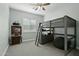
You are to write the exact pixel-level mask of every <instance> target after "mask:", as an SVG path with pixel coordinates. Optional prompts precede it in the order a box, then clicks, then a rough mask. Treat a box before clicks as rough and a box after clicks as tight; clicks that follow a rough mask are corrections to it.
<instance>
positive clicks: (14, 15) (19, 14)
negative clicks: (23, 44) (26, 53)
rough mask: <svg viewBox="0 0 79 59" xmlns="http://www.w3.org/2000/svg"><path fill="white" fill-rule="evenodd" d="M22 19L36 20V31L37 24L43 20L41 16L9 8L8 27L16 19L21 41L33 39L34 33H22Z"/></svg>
mask: <svg viewBox="0 0 79 59" xmlns="http://www.w3.org/2000/svg"><path fill="white" fill-rule="evenodd" d="M23 18H26V19H29V20H36V29H37V27H38V23H39V22H43V20H44V18H43V16H41V15H37V14H32V13H29V12H25V11H21V10H16V9H13V8H10V25H12V23H13V22H14V21H15V20H17V19H18V20H19V22H20V23H21V26H22V35H23V40H28V39H35V38H36V31H29V32H24V29H23V27H24V26H23V25H22V23H23ZM26 23H27V22H26ZM26 30H27V29H26Z"/></svg>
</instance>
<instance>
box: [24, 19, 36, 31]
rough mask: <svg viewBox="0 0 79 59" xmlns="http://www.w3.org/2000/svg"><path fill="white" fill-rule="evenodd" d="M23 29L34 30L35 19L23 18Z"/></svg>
mask: <svg viewBox="0 0 79 59" xmlns="http://www.w3.org/2000/svg"><path fill="white" fill-rule="evenodd" d="M23 30H24V31H35V30H36V20H30V19H26V18H24V19H23Z"/></svg>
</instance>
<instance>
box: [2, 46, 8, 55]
mask: <svg viewBox="0 0 79 59" xmlns="http://www.w3.org/2000/svg"><path fill="white" fill-rule="evenodd" d="M8 47H9V45H8V46H7V47H6V48H5V50H4V52H3V54H2V56H5V54H6V52H7V50H8Z"/></svg>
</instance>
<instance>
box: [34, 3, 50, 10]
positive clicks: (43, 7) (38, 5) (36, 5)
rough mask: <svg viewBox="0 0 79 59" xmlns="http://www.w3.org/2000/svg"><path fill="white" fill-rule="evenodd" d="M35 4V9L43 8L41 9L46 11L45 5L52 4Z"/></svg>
mask: <svg viewBox="0 0 79 59" xmlns="http://www.w3.org/2000/svg"><path fill="white" fill-rule="evenodd" d="M34 5H35V7H33V9H34V10H40V9H41V10H43V11H45V10H46V9H45V6H47V5H50V3H36V4H34Z"/></svg>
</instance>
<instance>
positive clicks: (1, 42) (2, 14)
mask: <svg viewBox="0 0 79 59" xmlns="http://www.w3.org/2000/svg"><path fill="white" fill-rule="evenodd" d="M8 33H9V8H8V6H7V5H6V4H0V55H4V54H5V52H6V49H7V47H8Z"/></svg>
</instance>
